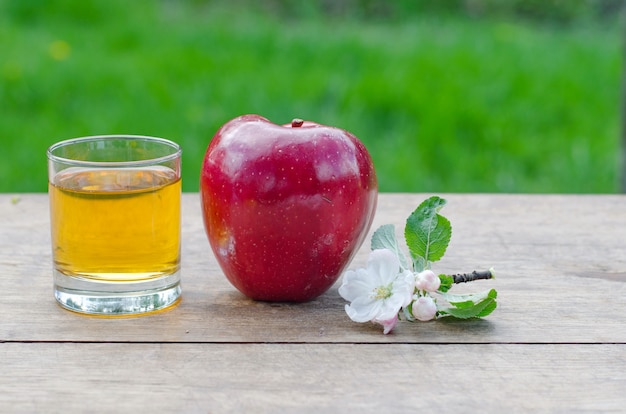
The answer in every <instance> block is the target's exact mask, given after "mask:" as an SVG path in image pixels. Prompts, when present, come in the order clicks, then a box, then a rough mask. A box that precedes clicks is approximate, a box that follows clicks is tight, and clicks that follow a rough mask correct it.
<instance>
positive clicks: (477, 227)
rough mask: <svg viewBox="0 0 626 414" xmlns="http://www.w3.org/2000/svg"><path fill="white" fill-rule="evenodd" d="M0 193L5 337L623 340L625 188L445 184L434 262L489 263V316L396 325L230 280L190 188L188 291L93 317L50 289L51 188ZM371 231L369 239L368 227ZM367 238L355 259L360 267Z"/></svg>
mask: <svg viewBox="0 0 626 414" xmlns="http://www.w3.org/2000/svg"><path fill="white" fill-rule="evenodd" d="M427 196H428V195H426V194H382V195H381V196H380V199H379V208H378V211H377V215H376V218H375V223H374V226H373V228H372V231H373V230H374V229H375V228H377V227H378V226H379V225H382V224H386V223H392V224H395V225H396V229H397V232H398V235H399V236H401V233H402V229H403V223H404V220H405V218H406V217H407V216H408V214H409V213H410V212H411V211H412V210H413V209H414V208H415V207H416V206H417V205H418V204H419V203H420V202H421V201H422V200H423V199H425V198H426V197H427ZM12 197H13V196H11V195H0V229H1V233H0V272H1V274H2V277H3V289H2V300H0V318H1V319H2V324H1V325H0V340H2V341H118V342H135V341H137V342H262V343H265V342H280V343H283V342H350V343H378V342H381V343H387V342H401V343H616V342H617V343H626V329H625V323H624V322H625V321H626V316H625V315H626V300H624V297H626V287H625V286H626V283H625V282H626V235H625V234H626V233H624V229H626V196H623V195H611V196H608V195H607V196H584V195H491V194H485V195H458V194H450V195H444V198H446V199H447V200H448V205H447V206H446V207H445V208H444V210H443V211H442V213H443V214H444V215H446V216H447V217H448V218H449V219H450V220H451V222H452V225H453V236H452V242H451V244H450V247H449V248H448V251H447V253H446V256H445V257H444V259H443V260H442V261H441V262H438V263H437V264H436V269H435V270H438V271H441V272H452V273H454V272H458V271H471V270H473V269H477V268H487V267H490V266H494V267H495V268H496V271H497V279H496V280H494V281H485V282H475V283H472V284H470V285H469V286H459V287H458V289H466V290H467V289H469V290H473V291H477V290H483V289H488V288H491V287H494V288H496V289H497V290H498V293H499V298H498V302H499V307H498V309H497V310H496V311H495V312H494V313H493V314H492V315H491V316H489V317H488V318H486V319H484V320H470V321H447V320H445V321H437V322H431V323H419V324H409V323H402V324H400V325H399V326H398V327H397V328H396V330H395V331H394V333H393V334H392V335H387V336H384V335H381V334H380V329H379V327H378V326H374V325H371V324H356V323H353V322H351V321H350V320H349V319H348V318H347V316H346V315H345V313H344V311H343V307H344V305H345V302H344V301H343V299H342V298H341V297H340V296H339V295H338V293H337V287H338V284H336V285H335V286H334V287H333V288H331V290H330V291H329V292H327V293H326V294H324V295H323V296H321V297H320V298H318V299H317V300H314V301H312V302H309V303H304V304H288V303H274V304H272V303H263V302H255V301H251V300H249V299H247V298H245V297H243V296H242V295H241V294H240V293H239V292H237V291H236V290H235V289H234V288H233V287H232V286H231V285H230V284H229V283H228V281H227V280H226V279H225V277H224V276H223V274H222V272H221V270H220V269H219V267H218V265H217V263H216V261H215V259H214V257H213V254H212V252H211V250H210V247H209V244H208V241H207V239H206V236H205V234H204V229H203V225H202V219H201V214H200V208H199V200H198V195H197V194H184V195H183V231H182V232H183V257H182V261H183V264H182V266H183V290H184V293H183V300H182V303H181V304H180V305H179V306H178V307H176V308H174V309H172V310H170V311H168V312H165V313H161V314H156V315H151V316H146V317H141V318H127V319H101V318H92V317H85V316H82V315H77V314H73V313H70V312H67V311H65V310H63V309H61V308H60V307H58V306H57V305H56V303H55V302H54V299H53V297H52V292H51V291H52V285H51V266H52V264H51V255H50V247H49V240H50V237H49V218H48V205H47V196H46V195H45V194H22V195H20V196H19V197H20V201H19V202H17V203H14V202H12V201H11V199H12ZM368 240H369V239H368ZM368 249H369V245H368V244H367V243H366V245H364V246H363V247H362V248H361V250H360V251H359V254H358V255H357V256H356V258H355V259H354V261H353V263H352V265H351V267H358V266H363V265H364V264H365V261H366V258H367V252H368Z"/></svg>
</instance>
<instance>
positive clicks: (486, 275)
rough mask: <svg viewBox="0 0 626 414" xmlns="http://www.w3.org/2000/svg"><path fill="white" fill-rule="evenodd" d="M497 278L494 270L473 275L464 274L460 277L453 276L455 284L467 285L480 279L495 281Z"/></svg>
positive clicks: (477, 272)
mask: <svg viewBox="0 0 626 414" xmlns="http://www.w3.org/2000/svg"><path fill="white" fill-rule="evenodd" d="M495 277H496V275H495V272H494V270H493V268H491V269H489V270H482V271H476V270H474V271H473V272H472V273H462V274H458V275H452V279H453V280H454V283H467V282H472V281H474V280H480V279H494V278H495Z"/></svg>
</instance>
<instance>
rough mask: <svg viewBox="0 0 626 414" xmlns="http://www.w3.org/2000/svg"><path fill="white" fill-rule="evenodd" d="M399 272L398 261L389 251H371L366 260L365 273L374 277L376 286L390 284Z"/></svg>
mask: <svg viewBox="0 0 626 414" xmlns="http://www.w3.org/2000/svg"><path fill="white" fill-rule="evenodd" d="M399 270H400V260H398V257H397V256H396V254H395V253H394V252H392V251H391V250H389V249H377V250H372V252H371V253H370V255H369V258H368V260H367V272H368V273H369V274H370V275H375V276H376V278H375V279H374V280H376V285H378V286H383V285H387V284H389V283H391V282H392V281H393V280H394V279H395V278H396V276H397V275H398V273H399Z"/></svg>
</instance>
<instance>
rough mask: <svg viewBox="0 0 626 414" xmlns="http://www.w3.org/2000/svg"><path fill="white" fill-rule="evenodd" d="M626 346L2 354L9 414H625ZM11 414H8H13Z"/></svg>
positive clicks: (173, 348)
mask: <svg viewBox="0 0 626 414" xmlns="http://www.w3.org/2000/svg"><path fill="white" fill-rule="evenodd" d="M624 347H625V346H624V345H620V346H615V345H613V346H610V345H582V346H581V345H445V346H443V345H413V344H389V345H385V346H381V345H351V344H334V345H333V346H328V345H324V344H299V345H298V344H211V345H209V346H207V344H75V343H62V344H51V343H30V344H6V343H5V344H0V357H1V360H2V361H3V369H2V374H3V375H1V376H0V389H2V390H3V392H2V393H1V394H0V407H3V408H4V410H8V411H10V412H49V413H55V412H59V413H61V412H63V413H67V412H84V411H90V412H93V411H95V412H130V411H131V410H136V409H137V408H138V407H140V408H141V410H142V411H145V412H177V413H178V412H185V413H194V412H198V413H207V412H235V411H236V412H257V413H263V412H271V413H275V412H299V413H307V412H311V413H319V412H324V413H326V412H362V413H370V412H371V413H381V412H390V413H399V412H412V413H415V412H423V411H424V410H427V411H428V412H494V413H497V412H559V413H569V412H594V413H596V412H620V411H621V410H623V408H624V402H625V399H624V396H623V391H624V384H626V370H624V369H623V368H624V366H626V352H624V351H625V349H624ZM4 410H3V411H4Z"/></svg>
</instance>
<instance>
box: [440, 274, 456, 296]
mask: <svg viewBox="0 0 626 414" xmlns="http://www.w3.org/2000/svg"><path fill="white" fill-rule="evenodd" d="M439 280H440V281H441V284H440V285H439V289H438V291H439V292H442V293H445V292H447V291H449V290H450V288H451V287H452V285H454V278H453V277H452V276H450V275H443V274H442V275H439Z"/></svg>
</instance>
